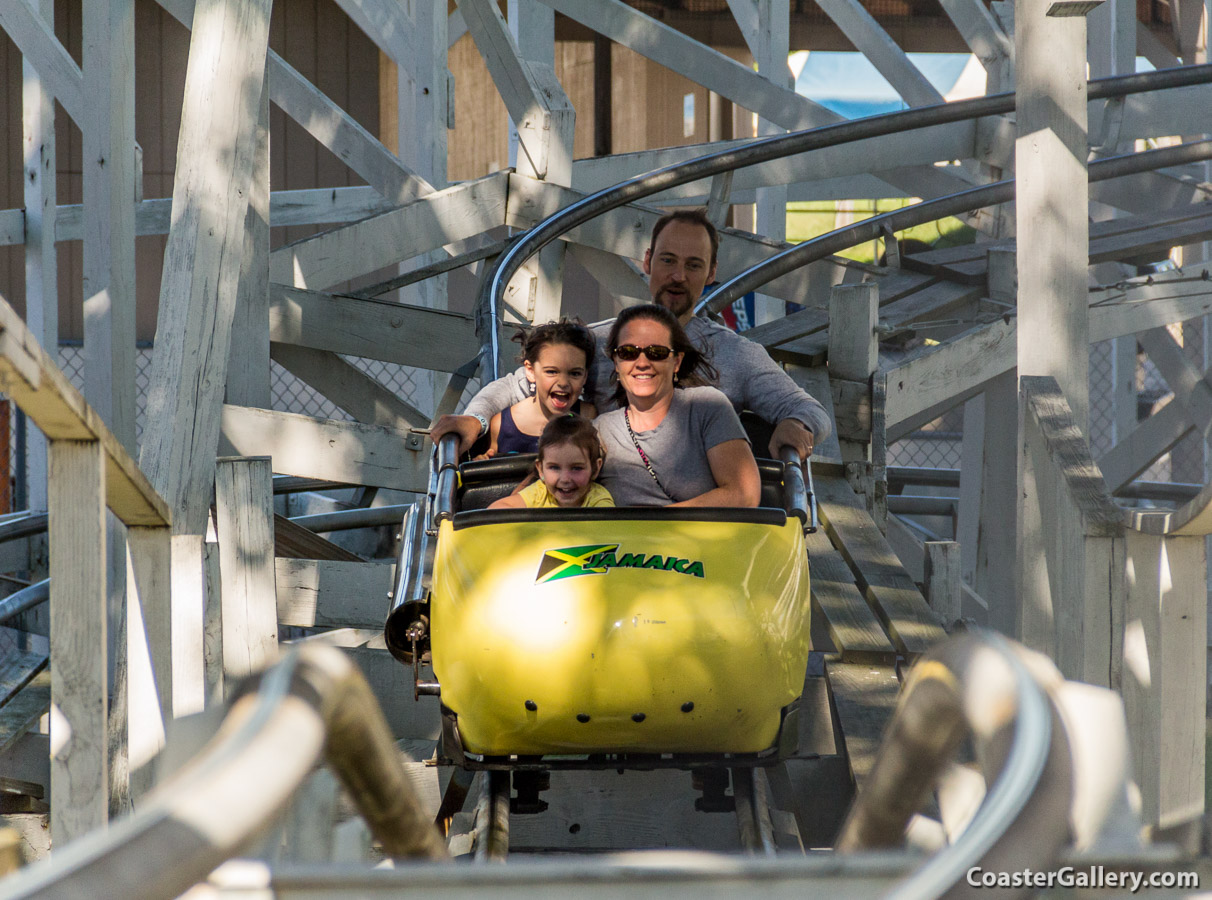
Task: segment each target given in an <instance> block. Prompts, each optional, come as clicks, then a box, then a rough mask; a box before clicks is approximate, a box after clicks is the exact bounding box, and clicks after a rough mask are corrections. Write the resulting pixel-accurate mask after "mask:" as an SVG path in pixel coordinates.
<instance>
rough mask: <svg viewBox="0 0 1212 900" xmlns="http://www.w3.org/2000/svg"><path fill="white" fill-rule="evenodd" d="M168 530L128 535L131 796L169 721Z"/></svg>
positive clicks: (139, 790)
mask: <svg viewBox="0 0 1212 900" xmlns="http://www.w3.org/2000/svg"><path fill="white" fill-rule="evenodd" d="M170 538H171V534H170V529H169V528H168V527H166V526H160V527H158V528H147V527H140V528H127V529H126V608H127V619H126V629H127V633H126V658H127V672H128V676H127V683H128V688H127V691H128V693H127V705H128V710H129V711H128V714H127V733H128V737H127V753H128V759H129V763H130V786H131V795H132V797H133V798H134V799H135V800H138V798H139V797H140V795H142V794H143V793H146V791H147V790H148V789H149V788H150V787H151V783H152V779H151V768H150V767H149V766H148V765H147V764H148V763H149V762H151V760H152V759H153V758H154V757H155V755H156V754H157V753H159V752H160V750H161V748H162V747H163V746H164V738H165V722H166V721H167V720H168V719H170V718H171V717H172V702H173V700H172V697H173V695H172V685H173V682H172V607H171V598H170V596H169V578H170V571H171V549H170V546H171V545H170Z"/></svg>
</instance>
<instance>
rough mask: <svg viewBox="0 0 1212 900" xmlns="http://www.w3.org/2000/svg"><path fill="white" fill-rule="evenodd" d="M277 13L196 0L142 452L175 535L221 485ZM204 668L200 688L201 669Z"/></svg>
mask: <svg viewBox="0 0 1212 900" xmlns="http://www.w3.org/2000/svg"><path fill="white" fill-rule="evenodd" d="M269 11H270V0H241V2H236V0H198V2H197V4H196V7H195V11H194V27H193V35H192V38H191V40H190V50H189V62H188V65H187V68H186V76H185V82H186V83H185V101H184V105H183V108H182V113H181V132H180V138H179V140H178V145H177V177H176V181H175V184H174V187H173V209H174V210H175V214H174V218H173V223H174V224H173V228H172V230H171V231H170V232H169V235H168V246H167V248H166V249H165V255H164V275H163V278H162V281H161V288H160V295H161V304H160V315H159V320H158V322H157V326H156V348H155V353H154V355H153V357H152V371H151V385H152V386H151V391H150V392H149V395H148V400H147V427H146V429H145V430H144V432H143V448H142V456H141V457H140V462H141V463H142V466H143V469H144V471H145V472H147V475H148V478H149V479H150V480H151V482H152V484H154V485H155V486H156V488H157V490H158V491H159V492H160V494H161V495H162V496H163V497H164V499H165V500H166V501H167V502H168V503H169V505H170V507H171V508H172V510H173V531H174V533H176V534H191V535H195V536H198V538H199V542H200V540H201V538H200V536H201V535H202V533H203V529H204V528H205V525H206V514H207V510H208V509H209V508H210V498H211V492H212V490H213V486H214V465H215V448H216V446H217V445H218V439H219V411H220V408H221V407H222V405H223V388H224V386H225V384H226V382H227V362H228V355H229V348H230V346H231V343H230V342H231V324H232V319H233V316H234V312H235V305H236V304H235V300H236V294H237V288H238V285H239V278H240V267H239V265H236V264H233V261H235V260H239V259H240V255H241V250H242V249H243V247H244V236H245V227H244V224H245V219H246V216H247V213H248V189H249V185H250V184H251V182H252V173H253V169H254V166H255V163H256V158H257V143H258V141H257V133H258V129H257V120H258V111H259V109H260V99H261V88H262V85H263V82H264V72H265V53H266V48H267V44H268V39H269ZM174 549H175V548H174ZM195 549H196V551H197V554H196V555H197V557H198V558H197V560H196V562H197V565H196V567H195V566H194V564H193V563H194V560H192V559H191V560H190V571H192V572H194V573H195V574H196V576H197V577H198V578H199V582H198V584H197V585H196V586H195V587H194V589H193V590H192V591H190V593H191V594H192V595H193V596H194V597H196V598H197V600H198V603H199V604H200V603H201V580H200V579H201V571H202V569H201V547H200V545H199V546H198V547H197V548H195ZM175 568H176V563H175V560H174V569H175ZM176 579H177V576H176V575H174V585H173V587H174V591H173V593H174V596H175V595H176V587H177V585H176ZM191 602H192V601H191ZM200 609H201V607H200V606H199V618H198V620H197V625H198V634H197V640H198V644H199V646H200V645H201V637H202V631H201V618H200ZM197 676H198V678H199V686H200V683H201V669H200V668H199V670H198V673H197ZM177 687H178V686H177V685H175V684H174V689H176V688H177Z"/></svg>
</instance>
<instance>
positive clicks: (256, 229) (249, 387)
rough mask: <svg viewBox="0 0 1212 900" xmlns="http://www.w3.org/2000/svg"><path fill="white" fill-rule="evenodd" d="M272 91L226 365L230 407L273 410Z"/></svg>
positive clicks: (261, 123)
mask: <svg viewBox="0 0 1212 900" xmlns="http://www.w3.org/2000/svg"><path fill="white" fill-rule="evenodd" d="M269 194H270V191H269V92H268V91H267V90H265V89H264V88H263V89H262V91H261V103H260V111H259V112H258V115H257V155H256V159H255V160H254V161H253V168H252V176H251V178H250V180H249V190H248V213H247V214H246V217H245V220H244V252H243V255H242V259H241V260H240V287H239V294H238V295H237V297H236V308H235V311H234V313H233V314H232V329H231V347H230V349H229V351H228V354H229V355H228V361H227V394H226V400H227V402H228V403H239V404H240V405H241V406H269V405H270V389H269V315H268V311H267V309H266V307H267V306H268V305H269Z"/></svg>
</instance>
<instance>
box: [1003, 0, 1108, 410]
mask: <svg viewBox="0 0 1212 900" xmlns="http://www.w3.org/2000/svg"><path fill="white" fill-rule="evenodd" d="M1047 9H1048V0H1016V2H1015V13H1014V29H1015V31H1014V52H1015V66H1016V73H1017V78H1018V84H1017V87H1016V104H1017V105H1016V120H1017V130H1018V138H1017V140H1016V142H1015V171H1016V173H1017V181H1016V186H1015V207H1016V214H1017V217H1018V220H1019V221H1020V222H1024V223H1026V222H1029V223H1031V227H1030V228H1023V229H1020V231H1019V234H1018V326H1019V334H1020V340H1019V342H1018V373H1019V377H1020V378H1022V377H1024V376H1027V375H1051V376H1053V377H1055V378H1056V379H1057V382H1058V383H1059V384H1060V389H1061V392H1062V394H1063V395H1064V397H1065V399H1066V400H1067V401H1068V402H1069V404H1070V406H1071V407H1072V410H1073V415H1074V418H1075V420H1076V422H1077V425H1078V427H1079V428H1080V429H1082V431H1083V432H1085V431H1086V430H1087V429H1088V428H1089V419H1090V371H1089V358H1090V343H1089V338H1088V335H1087V310H1086V306H1087V293H1086V278H1087V274H1086V268H1087V254H1088V251H1087V246H1088V243H1089V238H1088V235H1089V214H1088V209H1087V207H1088V182H1087V175H1086V155H1087V138H1086V23H1085V19H1084V18H1083V17H1081V16H1070V17H1062V18H1053V17H1049V16H1048V15H1047V14H1046V13H1047Z"/></svg>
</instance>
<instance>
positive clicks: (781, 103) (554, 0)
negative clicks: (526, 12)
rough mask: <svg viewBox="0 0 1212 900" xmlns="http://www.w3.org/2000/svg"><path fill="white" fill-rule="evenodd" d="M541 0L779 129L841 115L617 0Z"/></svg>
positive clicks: (823, 121)
mask: <svg viewBox="0 0 1212 900" xmlns="http://www.w3.org/2000/svg"><path fill="white" fill-rule="evenodd" d="M543 2H544V3H546V4H547V5H548V6H550V7H551V8H552V9H554V10H555V11H556V12H558V13H563V14H564V15H566V16H568V17H569V18H570V19H573V20H574V21H577V22H580V23H581V24H582V25H584V26H586V27H587V28H591V29H593V30H594V31H596V32H597V33H598V34H602V35H605V36H606V37H608V38H610V39H611V40H612V41H614V42H615V43H617V44H621V45H623V46H624V47H627V48H628V49H629V50H634V51H635V52H636V53H639V54H640V55H641V56H644V57H647V58H648V59H651V60H652V61H653V62H656V63H659V64H660V65H663V66H667V67H668V68H670V69H672V70H673V71H675V72H677V73H678V74H680V75H684V76H686V77H687V78H689V79H690V80H691V81H694V82H697V83H698V84H701V85H703V87H705V88H707V89H708V90H710V91H715V93H717V94H719V95H720V96H721V97H726V98H728V99H729V100H731V101H732V102H733V103H737V104H739V105H741V106H743V107H745V108H746V109H748V110H751V111H753V112H755V113H757V114H758V115H760V116H761V117H762V118H764V119H767V120H769V121H771V122H777V123H778V124H779V125H781V126H782V127H783V128H787V129H792V130H794V129H798V128H810V127H812V126H814V125H828V124H829V123H831V122H838V121H841V120H842V118H843V117H842V116H839V115H838V114H837V113H834V112H831V111H829V110H827V109H825V107H823V106H820V105H819V104H817V103H813V102H812V101H811V100H809V99H808V98H806V97H801V96H799V95H798V94H796V93H795V92H794V91H791V90H788V89H786V88H778V87H775V86H774V85H772V84H771V83H770V82H769V81H767V80H765V79H764V78H762V77H761V76H760V75H758V74H757V73H756V72H754V71H753V70H752V69H750V68H748V67H746V66H743V65H741V64H740V63H738V62H736V61H735V60H732V59H730V58H729V57H727V56H725V55H724V54H722V53H720V52H719V51H717V50H713V49H711V48H710V47H707V46H705V45H703V44H700V43H699V42H698V41H695V40H693V39H691V38H688V37H686V36H685V35H683V34H681V33H680V32H678V31H676V30H674V29H673V28H670V27H669V26H668V25H666V24H664V23H663V22H658V21H657V20H656V19H653V18H652V17H650V16H646V15H644V14H643V13H642V12H639V11H638V10H635V9H632V8H631V7H630V6H627V5H626V4H625V3H622V2H620V0H595V2H593V3H579V2H577V0H543Z"/></svg>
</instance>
